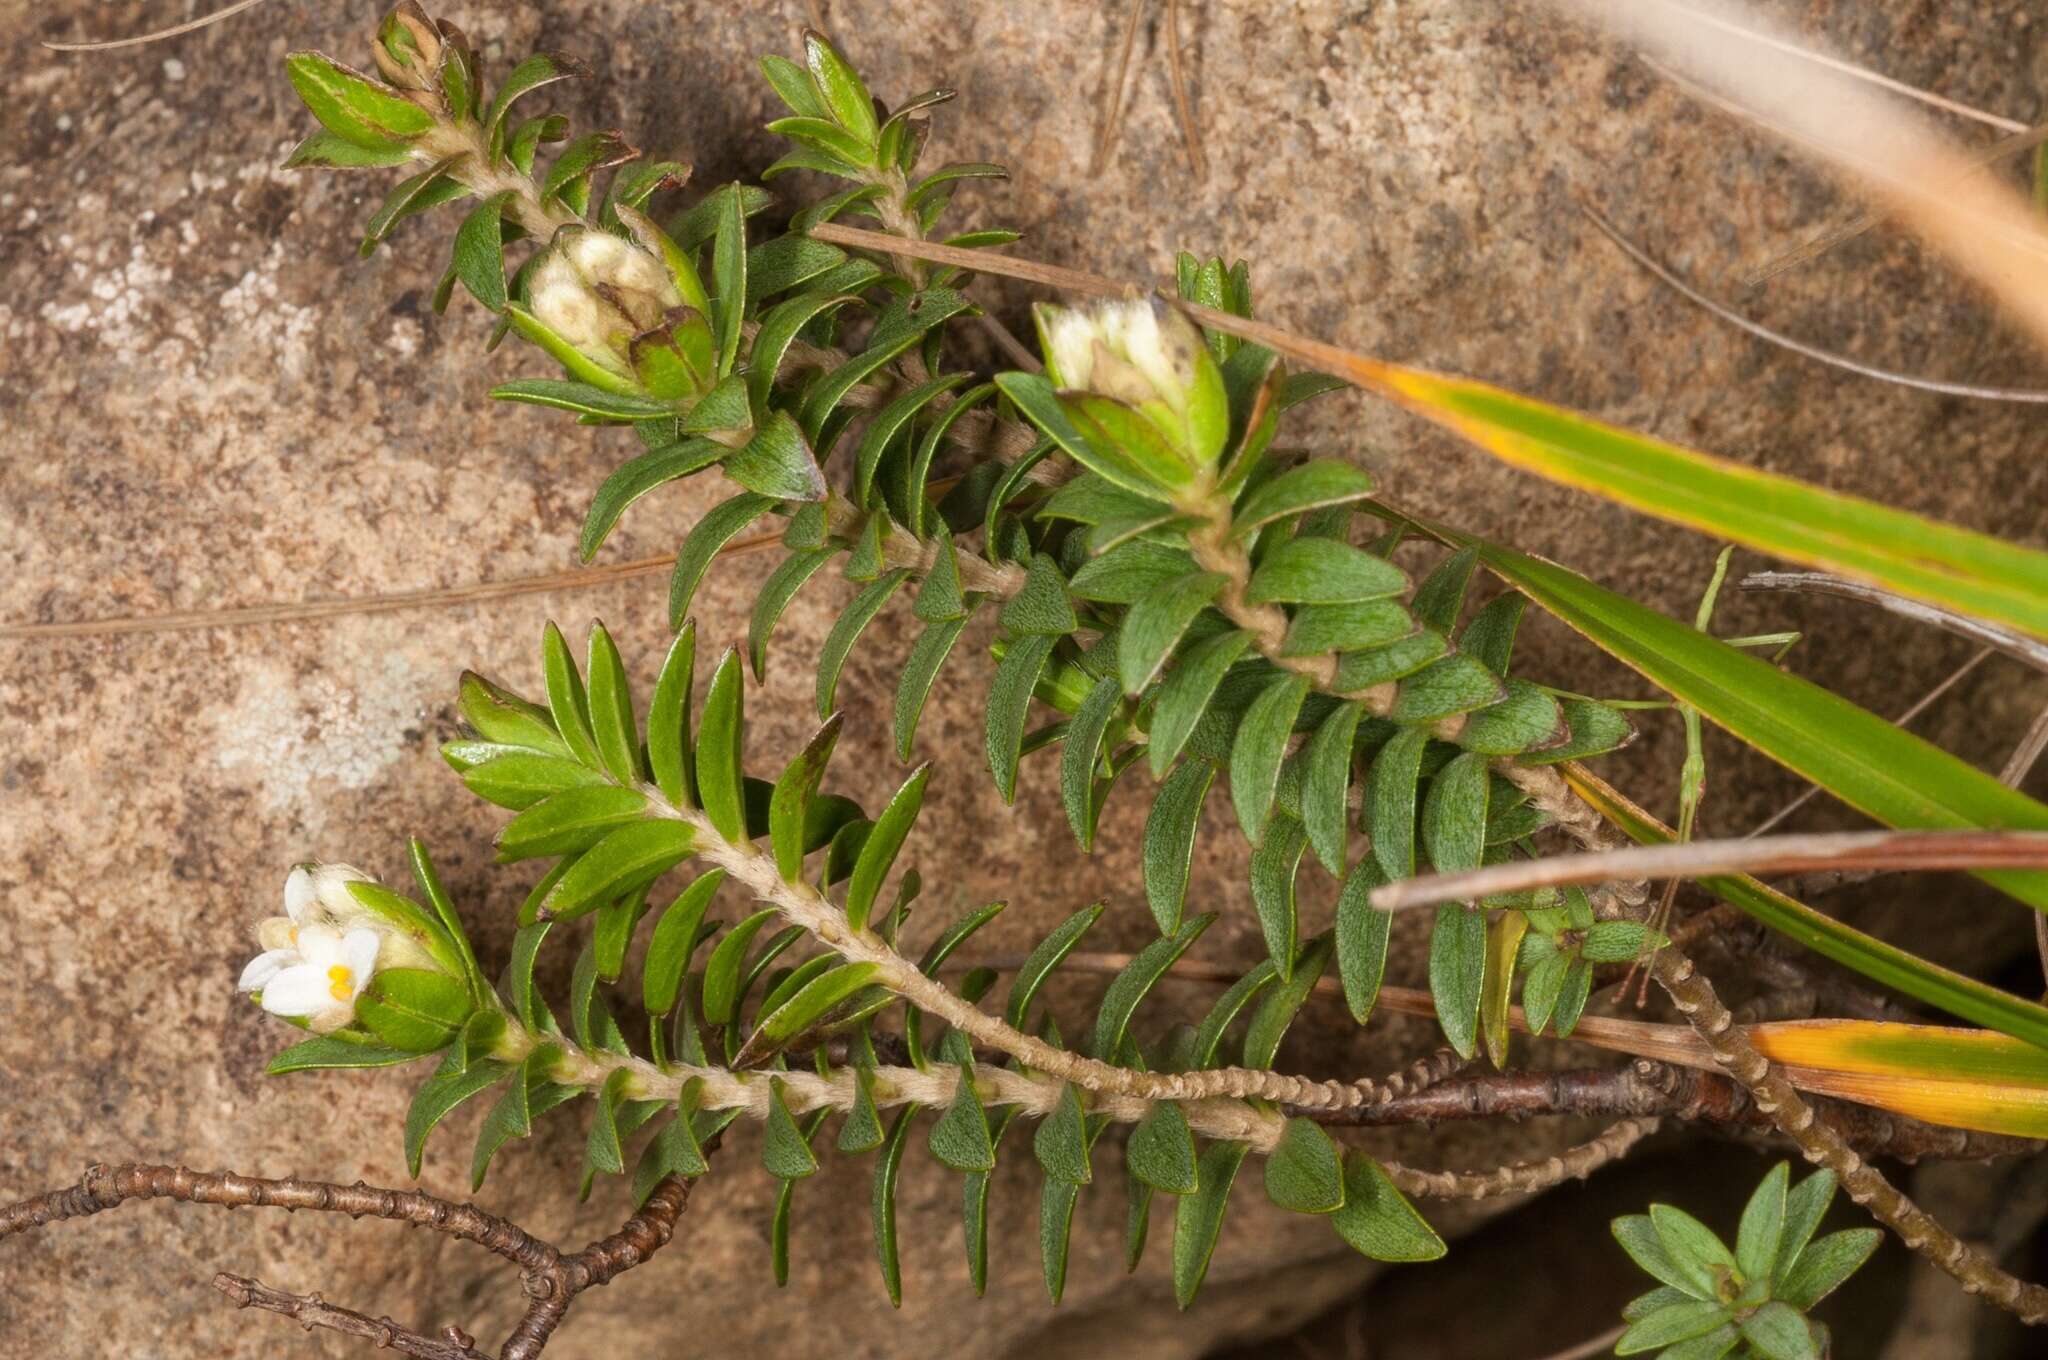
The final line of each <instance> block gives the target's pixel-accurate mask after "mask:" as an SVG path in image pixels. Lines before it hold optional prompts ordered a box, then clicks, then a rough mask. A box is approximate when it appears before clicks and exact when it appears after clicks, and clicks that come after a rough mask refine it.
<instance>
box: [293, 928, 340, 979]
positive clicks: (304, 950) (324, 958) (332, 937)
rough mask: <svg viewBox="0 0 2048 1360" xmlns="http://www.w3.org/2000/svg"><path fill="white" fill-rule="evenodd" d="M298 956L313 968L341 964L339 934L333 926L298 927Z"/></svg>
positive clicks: (324, 967)
mask: <svg viewBox="0 0 2048 1360" xmlns="http://www.w3.org/2000/svg"><path fill="white" fill-rule="evenodd" d="M299 954H300V956H301V957H303V958H304V959H305V960H306V962H307V963H308V964H310V965H311V966H313V967H315V968H320V969H323V970H324V969H327V968H331V967H333V966H334V965H335V964H337V963H340V962H341V932H340V931H338V930H336V929H335V928H334V927H333V926H300V927H299Z"/></svg>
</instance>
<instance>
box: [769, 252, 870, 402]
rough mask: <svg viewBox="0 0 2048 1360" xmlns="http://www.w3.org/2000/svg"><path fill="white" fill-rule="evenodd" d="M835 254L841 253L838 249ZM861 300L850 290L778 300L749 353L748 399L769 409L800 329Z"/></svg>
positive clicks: (815, 293) (805, 294)
mask: <svg viewBox="0 0 2048 1360" xmlns="http://www.w3.org/2000/svg"><path fill="white" fill-rule="evenodd" d="M785 239H795V240H804V239H805V238H802V237H796V238H785ZM773 244H775V243H774V242H768V243H765V244H764V245H763V246H760V247H756V250H757V251H758V250H761V249H765V248H766V245H773ZM807 244H809V245H813V246H817V245H822V244H824V243H823V242H819V241H809V242H807ZM833 253H834V254H837V253H838V252H837V250H836V249H834V250H833ZM748 263H749V266H750V267H751V265H752V263H753V261H752V260H749V262H748ZM858 300H859V299H857V298H855V297H854V296H852V295H851V294H848V293H826V292H814V293H804V294H801V295H799V296H797V297H793V298H790V299H789V300H788V301H786V302H779V303H777V304H776V305H775V306H774V307H773V308H771V309H770V310H769V311H768V313H767V314H766V315H765V316H763V317H762V318H761V326H760V329H759V330H758V331H756V332H755V334H754V343H753V345H752V347H751V348H750V349H749V350H748V352H747V399H748V401H749V402H750V403H751V404H752V405H753V408H754V409H755V410H757V411H765V410H767V409H768V399H769V397H771V396H773V395H774V392H775V379H776V378H777V376H779V373H780V370H781V368H782V358H783V356H784V355H785V354H787V353H788V352H789V346H790V343H791V342H792V341H793V340H795V339H796V337H797V332H799V331H801V330H802V329H803V328H804V327H805V326H807V325H809V324H810V323H811V322H812V321H814V320H816V319H817V318H818V317H821V316H824V315H825V314H827V313H828V312H831V311H833V310H834V309H836V308H838V307H840V306H842V305H844V304H846V303H848V302H856V301H858Z"/></svg>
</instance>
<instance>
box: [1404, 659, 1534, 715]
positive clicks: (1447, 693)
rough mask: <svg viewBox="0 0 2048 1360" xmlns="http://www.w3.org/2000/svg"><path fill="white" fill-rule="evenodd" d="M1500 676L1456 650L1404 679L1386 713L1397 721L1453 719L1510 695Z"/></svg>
mask: <svg viewBox="0 0 2048 1360" xmlns="http://www.w3.org/2000/svg"><path fill="white" fill-rule="evenodd" d="M1507 694H1508V692H1507V687H1506V686H1505V685H1503V684H1501V682H1500V677H1499V676H1497V675H1495V674H1494V673H1493V672H1492V671H1490V670H1488V669H1486V667H1485V666H1484V665H1482V664H1481V663H1480V662H1479V661H1478V660H1476V659H1475V658H1473V657H1469V656H1466V655H1465V654H1464V653H1462V652H1453V653H1451V654H1450V655H1449V656H1447V657H1444V658H1443V659H1442V660H1440V661H1432V662H1431V663H1430V664H1429V665H1427V666H1424V667H1423V668H1422V669H1421V670H1419V671H1416V672H1415V673H1414V674H1412V675H1409V676H1407V677H1405V678H1404V679H1403V680H1402V681H1401V690H1400V693H1399V694H1397V695H1396V696H1395V697H1394V707H1393V711H1392V712H1390V713H1388V714H1387V716H1388V717H1390V718H1392V719H1393V720H1394V721H1395V722H1397V723H1403V724H1408V723H1431V722H1437V721H1439V720H1441V719H1444V718H1454V717H1456V716H1457V715H1459V714H1460V713H1469V712H1471V711H1472V710H1473V709H1475V708H1484V707H1486V706H1487V705H1488V704H1497V703H1499V702H1500V701H1501V700H1503V699H1505V698H1507Z"/></svg>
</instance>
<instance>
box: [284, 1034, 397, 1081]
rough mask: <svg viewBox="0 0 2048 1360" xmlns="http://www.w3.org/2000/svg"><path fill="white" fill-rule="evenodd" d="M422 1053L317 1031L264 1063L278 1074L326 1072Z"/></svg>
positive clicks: (386, 1064)
mask: <svg viewBox="0 0 2048 1360" xmlns="http://www.w3.org/2000/svg"><path fill="white" fill-rule="evenodd" d="M423 1056H424V1055H423V1054H419V1053H412V1052H408V1051H406V1050H405V1049H402V1048H385V1047H384V1046H382V1045H381V1044H363V1043H352V1042H350V1041H349V1040H347V1039H337V1038H335V1037H334V1036H333V1035H320V1036H319V1037H317V1038H312V1039H305V1040H302V1041H300V1042H299V1043H296V1044H293V1045H292V1046H291V1047H290V1048H287V1049H285V1050H284V1051H283V1052H281V1053H279V1054H278V1055H277V1056H276V1057H274V1058H272V1059H271V1060H270V1061H269V1063H267V1064H266V1065H265V1066H264V1069H263V1070H264V1072H265V1074H266V1075H269V1076H273V1077H277V1076H283V1075H284V1074H286V1073H288V1072H325V1071H334V1070H342V1069H347V1068H356V1067H396V1066H397V1065H398V1064H399V1063H409V1062H416V1061H418V1060H419V1059H420V1058H421V1057H423Z"/></svg>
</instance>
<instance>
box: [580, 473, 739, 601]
mask: <svg viewBox="0 0 2048 1360" xmlns="http://www.w3.org/2000/svg"><path fill="white" fill-rule="evenodd" d="M725 452H726V450H725V446H724V445H723V444H718V443H714V442H713V441H711V440H709V439H685V440H683V441H682V442H680V443H676V444H664V445H662V446H661V447H660V448H658V449H650V450H648V451H647V452H646V453H643V454H641V455H640V456H639V457H638V458H634V459H630V460H628V461H627V462H625V463H622V464H620V465H619V467H618V470H617V471H615V472H613V473H612V475H611V476H609V477H607V478H605V479H604V484H603V485H602V486H600V487H598V489H597V494H596V495H595V496H593V497H592V498H591V501H590V512H589V513H588V514H587V515H585V516H584V519H583V539H582V543H581V545H580V547H579V549H578V550H579V551H580V552H581V553H582V555H583V560H584V561H586V562H588V561H589V560H590V559H591V558H593V557H595V556H597V550H598V549H599V548H601V547H603V546H604V541H605V540H606V539H607V538H609V537H611V532H612V530H613V529H616V528H617V527H618V524H619V520H620V519H621V518H623V517H624V516H625V513H626V510H627V508H628V507H630V506H631V505H632V504H633V502H635V501H637V500H639V499H640V498H641V497H642V496H644V495H646V494H647V493H648V492H650V491H652V490H654V489H655V488H656V487H659V486H665V485H667V484H668V483H670V482H673V481H675V480H677V479H678V478H682V477H687V476H689V475H690V474H691V473H693V472H701V471H703V470H704V469H705V468H708V467H710V466H711V465H712V464H713V463H715V462H717V461H718V460H719V459H720V458H723V457H724V456H725ZM767 508H768V507H767V506H766V505H765V504H764V505H763V506H762V507H761V509H763V510H765V509H767ZM714 513H716V512H714ZM708 518H709V517H708V516H707V519H708ZM749 522H750V523H751V520H750V521H749ZM745 527H746V526H745V525H744V524H743V525H740V526H739V528H735V529H734V530H733V531H732V532H733V533H738V532H739V530H740V529H743V528H745ZM728 537H730V535H728ZM722 546H723V540H721V541H720V542H719V543H718V544H716V545H713V546H712V547H711V548H710V550H709V552H707V553H706V554H705V558H704V561H705V564H706V565H708V564H709V562H710V558H711V554H712V553H715V552H717V550H718V548H719V547H722ZM699 574H700V575H701V571H700V573H699ZM695 586H696V583H695V582H694V581H693V582H691V589H692V590H694V589H695Z"/></svg>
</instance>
